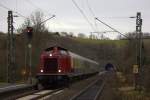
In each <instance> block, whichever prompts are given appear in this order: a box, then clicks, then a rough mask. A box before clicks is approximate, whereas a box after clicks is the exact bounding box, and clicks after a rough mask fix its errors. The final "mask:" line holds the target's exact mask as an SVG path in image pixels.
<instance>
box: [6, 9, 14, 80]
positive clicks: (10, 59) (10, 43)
mask: <svg viewBox="0 0 150 100" xmlns="http://www.w3.org/2000/svg"><path fill="white" fill-rule="evenodd" d="M7 50H8V51H7V82H8V83H14V81H15V66H16V62H15V36H14V33H13V13H12V11H8V38H7Z"/></svg>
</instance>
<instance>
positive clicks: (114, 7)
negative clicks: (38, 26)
mask: <svg viewBox="0 0 150 100" xmlns="http://www.w3.org/2000/svg"><path fill="white" fill-rule="evenodd" d="M74 1H75V2H76V3H77V4H78V6H79V7H80V9H82V11H83V12H84V14H85V15H86V17H87V18H88V20H89V21H90V23H92V24H93V26H94V28H95V22H96V23H97V27H98V31H111V29H109V28H107V27H106V26H104V25H103V24H101V23H99V22H97V21H95V20H94V17H93V14H92V13H91V10H90V8H91V9H92V11H93V13H94V16H95V17H98V18H99V19H100V20H102V21H104V22H106V23H107V24H109V25H111V26H112V27H114V28H116V29H117V30H118V31H120V32H122V33H125V32H132V31H135V19H131V18H128V17H131V16H136V13H137V12H141V14H142V18H143V26H142V27H143V28H142V31H143V32H150V0H74ZM1 4H2V5H4V6H6V7H8V8H10V9H13V10H14V11H17V12H19V13H21V14H22V15H23V16H26V17H28V16H30V14H31V13H33V12H34V11H35V10H37V9H38V8H40V9H41V10H42V11H43V12H44V15H45V16H44V18H45V19H46V18H49V17H51V15H52V14H54V15H56V18H54V19H51V20H49V21H47V22H46V27H48V29H49V30H50V31H60V32H61V31H66V32H73V33H75V34H77V33H85V34H89V33H90V32H93V31H95V30H93V28H91V26H90V25H89V23H88V22H87V21H86V20H85V18H84V17H83V15H82V14H81V13H80V11H79V10H78V9H77V7H76V6H75V5H74V3H73V2H72V0H0V13H1V14H0V31H3V32H7V13H8V12H7V10H6V9H4V8H2V7H1ZM23 21H24V18H22V17H18V18H14V27H15V28H18V27H19V26H20V25H21V24H22V23H23ZM115 34H116V33H115ZM107 35H111V34H108V33H107Z"/></svg>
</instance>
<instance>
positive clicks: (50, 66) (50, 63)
mask: <svg viewBox="0 0 150 100" xmlns="http://www.w3.org/2000/svg"><path fill="white" fill-rule="evenodd" d="M57 67H58V63H57V59H56V58H46V59H45V61H44V72H51V73H56V72H57Z"/></svg>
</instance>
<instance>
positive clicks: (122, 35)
mask: <svg viewBox="0 0 150 100" xmlns="http://www.w3.org/2000/svg"><path fill="white" fill-rule="evenodd" d="M95 19H96V20H98V21H99V22H100V23H102V24H104V25H106V26H107V27H109V28H110V29H112V30H113V31H115V32H117V33H119V34H121V35H122V36H124V37H126V38H129V37H128V36H126V35H124V34H122V33H121V32H119V31H118V30H116V29H115V28H113V27H111V26H110V25H108V24H106V23H105V22H103V21H101V20H100V19H98V18H97V17H95Z"/></svg>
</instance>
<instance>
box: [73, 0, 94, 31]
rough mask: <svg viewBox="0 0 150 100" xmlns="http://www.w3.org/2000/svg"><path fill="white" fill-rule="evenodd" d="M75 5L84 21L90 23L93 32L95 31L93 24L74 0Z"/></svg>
mask: <svg viewBox="0 0 150 100" xmlns="http://www.w3.org/2000/svg"><path fill="white" fill-rule="evenodd" d="M72 2H73V4H74V5H75V6H76V8H77V9H78V10H79V11H80V13H81V14H82V15H83V17H84V19H85V20H86V21H87V22H88V24H89V25H90V27H91V29H92V30H95V29H94V27H93V25H92V23H91V22H90V21H89V19H88V18H87V16H86V15H85V13H84V12H83V10H82V9H81V8H80V7H79V6H78V4H77V3H76V2H75V0H72Z"/></svg>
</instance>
